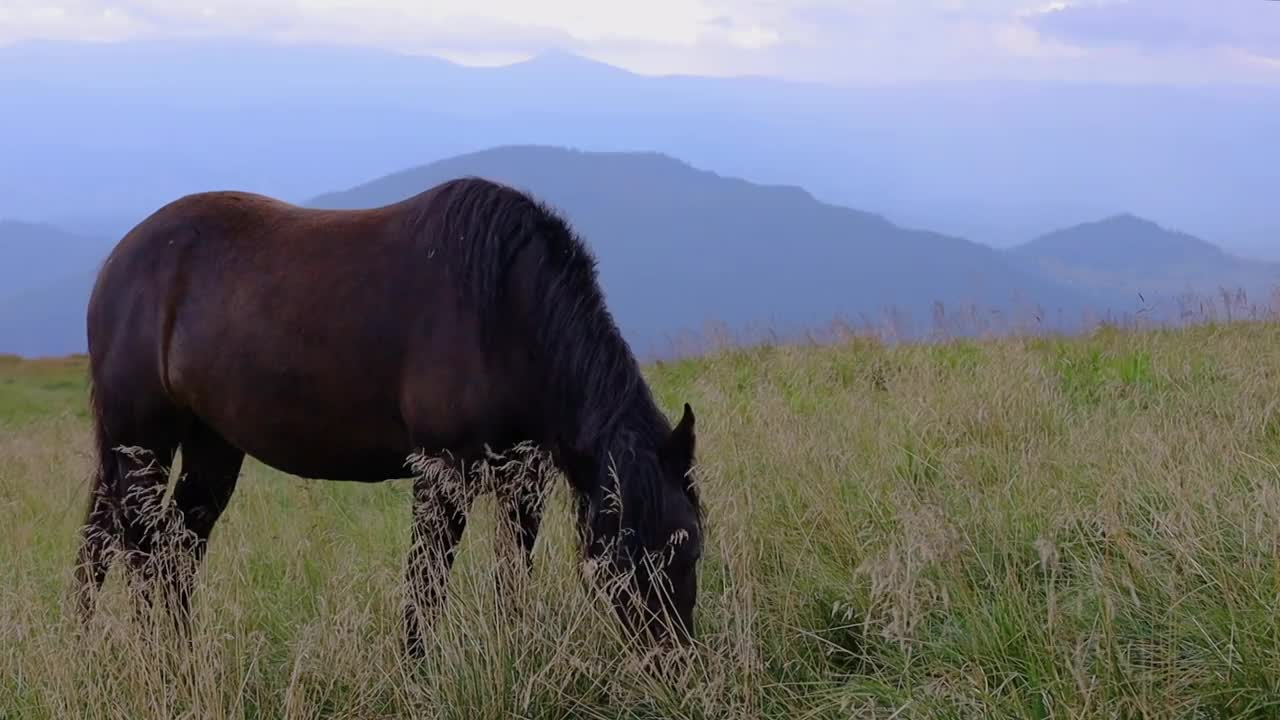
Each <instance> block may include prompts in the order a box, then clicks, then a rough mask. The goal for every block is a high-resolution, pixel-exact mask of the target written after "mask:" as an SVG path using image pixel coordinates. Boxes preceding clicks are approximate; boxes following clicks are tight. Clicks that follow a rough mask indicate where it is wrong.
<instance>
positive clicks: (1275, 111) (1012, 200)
mask: <svg viewBox="0 0 1280 720" xmlns="http://www.w3.org/2000/svg"><path fill="white" fill-rule="evenodd" d="M0 97H3V98H4V99H5V103H4V112H0V157H3V158H4V162H3V165H2V166H0V167H2V168H3V169H2V170H0V217H21V218H23V219H27V220H39V221H43V222H50V223H53V224H55V225H58V226H60V227H76V228H83V229H85V231H87V232H88V233H89V234H91V235H110V236H117V235H118V233H119V232H120V231H121V230H122V229H123V228H127V227H128V226H129V225H131V224H132V223H134V222H136V221H137V220H139V219H141V217H142V216H143V215H145V214H146V213H148V212H150V211H151V210H152V209H154V208H155V207H158V206H159V205H161V204H163V203H165V202H167V201H168V200H171V199H173V198H174V197H177V196H179V195H182V194H185V193H189V192H195V191H198V190H206V189H211V188H241V189H245V190H254V191H259V192H265V193H267V194H271V195H275V196H278V197H282V198H284V199H287V200H293V201H296V202H301V201H305V200H306V199H307V198H310V197H314V196H315V195H316V194H318V193H321V192H324V191H327V190H331V189H333V188H336V187H343V186H345V185H347V184H349V183H350V182H352V179H353V178H369V177H378V176H381V175H385V174H387V173H391V172H395V171H397V170H399V169H401V168H403V167H404V166H405V164H406V162H407V161H406V158H440V157H449V156H453V155H459V154H463V153H469V152H474V151H477V150H481V149H484V148H489V147H494V146H499V145H510V144H541V145H557V146H565V145H572V146H575V147H579V148H581V149H584V150H602V151H603V150H652V151H658V152H662V153H664V154H667V155H671V156H674V157H679V158H681V159H683V160H686V161H688V162H691V163H693V164H694V165H696V166H698V167H703V168H707V169H712V170H715V171H717V172H719V173H722V174H725V175H731V176H734V177H740V178H744V179H747V180H752V181H757V182H783V183H787V184H792V185H798V186H802V187H804V188H806V189H807V190H809V191H810V192H812V193H813V194H814V196H815V197H817V198H820V199H822V200H823V201H825V202H828V203H832V204H836V205H844V206H852V207H862V208H873V209H875V210H876V211H878V212H882V213H884V214H885V215H886V217H889V218H892V219H893V220H894V221H895V222H899V223H902V224H905V225H910V226H913V227H928V228H933V229H936V230H939V231H943V232H945V233H946V234H949V235H958V236H961V237H969V238H973V239H975V240H980V241H982V242H985V243H988V244H994V245H999V246H1008V245H1012V244H1015V243H1017V242H1021V241H1023V240H1025V239H1026V238H1028V237H1032V236H1033V235H1035V234H1037V233H1039V232H1041V231H1042V230H1043V229H1044V228H1048V227H1061V226H1065V225H1068V224H1070V223H1074V222H1078V221H1079V220H1080V219H1081V218H1087V217H1097V216H1100V215H1102V214H1103V213H1106V212H1109V211H1110V209H1111V208H1115V207H1124V208H1128V209H1130V210H1132V211H1133V212H1136V213H1138V214H1141V215H1144V216H1147V217H1159V218H1161V219H1162V220H1163V221H1166V222H1171V223H1174V224H1176V225H1177V226H1179V227H1183V228H1186V229H1188V231H1190V232H1193V233H1196V234H1199V235H1200V236H1202V237H1212V238H1215V239H1216V240H1218V241H1220V242H1221V243H1223V244H1224V245H1225V246H1228V247H1244V246H1249V247H1251V248H1262V247H1265V245H1266V244H1267V243H1270V244H1271V245H1272V246H1273V247H1274V246H1276V238H1277V234H1276V233H1277V215H1276V211H1275V203H1274V188H1273V183H1272V182H1271V180H1270V178H1271V177H1272V175H1273V174H1274V166H1275V162H1274V157H1273V156H1272V155H1271V154H1269V153H1267V152H1264V151H1262V150H1261V149H1264V148H1268V147H1272V146H1273V145H1274V138H1275V135H1276V131H1277V129H1276V120H1275V119H1276V118H1280V90H1278V89H1268V88H1263V87H1251V88H1245V87H1226V86H1222V87H1212V86H1202V85H1187V86H1182V87H1173V86H1169V87H1156V86H1141V85H1123V84H1110V83H1102V82H1100V83H1097V84H1068V83H1036V84H1029V83H1014V82H1000V83H996V82H989V83H966V84H938V83H935V84H927V85H923V84H922V85H912V86H893V87H830V86H823V85H817V84H802V83H790V82H781V81H778V80H770V79H762V78H705V77H651V76H642V75H637V74H634V73H630V72H626V71H624V70H621V69H619V68H616V67H611V66H608V65H605V64H602V63H598V62H593V61H591V60H588V59H585V58H582V57H578V56H574V55H569V54H564V53H559V54H552V55H546V56H539V57H536V58H533V59H532V60H529V61H527V62H523V63H516V64H514V65H510V66H505V67H493V68H479V67H464V66H460V65H457V64H454V63H451V62H447V61H444V60H441V59H438V58H432V57H422V56H409V55H399V54H394V53H387V52H378V51H373V50H363V49H357V48H342V47H331V46H315V45H297V44H293V45H272V44H266V43H252V42H231V41H226V40H217V41H215V40H195V39H185V40H181V41H159V40H150V41H137V42H127V43H81V44H70V43H58V42H28V43H16V44H13V45H9V46H6V47H0Z"/></svg>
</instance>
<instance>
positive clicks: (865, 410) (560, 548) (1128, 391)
mask: <svg viewBox="0 0 1280 720" xmlns="http://www.w3.org/2000/svg"><path fill="white" fill-rule="evenodd" d="M1277 368H1280V326H1277V325H1271V324H1238V325H1233V326H1229V327H1224V326H1206V327H1198V328H1194V329H1189V330H1182V331H1159V332H1148V333H1123V332H1114V331H1105V332H1099V333H1096V334H1094V335H1093V336H1090V337H1087V338H1081V339H1072V340H1059V339H1052V340H1045V339H1009V340H999V341H990V342H972V341H964V342H954V343H946V344H940V345H921V346H901V347H884V346H880V345H878V344H876V343H874V342H869V341H856V342H852V343H850V344H848V345H843V346H836V347H823V348H817V347H806V348H800V347H772V348H757V349H751V350H742V351H734V352H722V353H717V354H713V355H710V356H708V357H705V358H701V359H696V360H683V361H680V362H672V363H663V364H657V365H653V366H650V367H648V368H647V370H646V372H647V373H648V375H649V377H650V380H651V382H652V383H653V386H654V388H655V392H656V394H657V396H658V398H659V400H660V402H661V404H662V405H663V407H664V408H666V409H668V411H670V412H672V413H675V412H677V411H678V409H679V407H680V404H681V403H683V402H684V401H686V400H688V401H690V402H691V403H692V404H693V406H694V409H695V411H696V412H697V414H698V427H699V430H698V431H699V460H700V471H699V472H700V480H701V483H702V485H703V493H704V495H705V497H706V499H707V503H708V506H709V508H708V513H709V522H710V527H709V530H708V538H707V540H708V547H707V554H706V559H705V561H704V563H703V568H702V572H701V582H700V585H701V593H700V605H699V627H700V644H699V646H698V648H697V652H696V657H695V659H694V660H695V661H694V662H693V663H692V664H691V665H690V666H688V667H687V668H686V669H685V671H684V673H683V674H682V675H680V676H678V677H676V678H674V679H672V680H670V681H668V682H665V683H663V682H658V681H656V680H653V679H650V678H648V677H647V676H645V675H642V674H640V673H638V672H636V671H635V670H634V669H633V664H634V662H635V661H636V659H635V658H634V656H633V655H632V654H631V653H629V652H628V651H627V648H626V647H625V643H624V642H623V641H622V640H621V639H620V638H619V637H618V635H617V632H616V627H615V624H614V623H613V621H612V617H611V616H610V615H609V613H608V611H607V609H605V608H602V607H600V605H599V604H598V603H596V602H594V600H593V599H592V598H590V597H589V596H588V594H587V593H586V591H585V590H584V589H583V588H582V585H581V583H580V582H579V581H578V575H577V572H576V569H575V567H574V564H573V562H574V561H573V549H574V548H573V540H572V538H573V528H572V526H571V524H570V523H571V520H570V518H571V513H570V512H569V509H568V508H569V504H568V497H567V494H566V492H565V491H564V489H563V488H562V487H561V488H558V489H557V491H556V494H555V496H554V498H553V505H552V508H551V511H550V516H549V517H548V520H547V527H546V528H545V530H544V536H543V540H542V541H541V542H540V544H539V547H538V550H537V553H536V559H535V570H534V578H533V582H532V583H531V586H530V587H529V588H528V591H527V593H526V595H525V596H523V597H522V599H521V606H520V607H521V608H522V610H521V612H519V613H517V614H504V613H500V612H499V611H498V610H497V609H496V607H495V605H494V599H493V596H492V593H491V592H490V587H491V578H492V575H493V572H494V567H495V559H494V552H493V545H492V535H493V522H492V518H491V517H490V516H491V512H492V505H491V503H490V502H489V500H488V499H487V498H486V499H484V500H483V501H482V502H481V503H480V504H479V505H478V506H477V508H476V509H475V511H474V513H473V521H472V523H471V524H470V525H469V526H468V530H467V534H466V537H465V538H464V544H463V548H462V554H461V556H460V559H459V564H458V565H457V566H456V567H455V572H454V576H453V580H452V587H451V590H450V592H451V595H450V598H449V604H448V607H447V609H446V614H445V616H444V618H443V620H442V622H441V623H440V624H439V625H438V626H437V628H436V630H435V633H434V635H433V636H432V638H431V641H430V645H431V651H430V654H429V657H428V658H427V659H426V660H425V661H424V662H422V663H420V664H416V665H415V664H411V663H407V662H405V661H403V660H402V659H401V657H400V655H399V646H398V643H399V617H400V615H399V602H400V591H399V578H400V567H401V563H402V562H403V557H404V554H405V550H406V548H407V543H408V521H409V499H408V492H407V490H408V488H407V484H406V483H405V482H402V481H395V482H389V483H384V484H380V485H376V486H359V485H354V484H342V483H325V482H314V481H303V480H299V479H296V478H292V477H288V476H283V475H281V474H279V473H276V472H274V471H271V470H268V469H266V468H264V467H262V466H261V465H259V464H256V463H252V462H250V463H249V464H248V465H247V466H246V469H245V473H244V477H243V479H242V480H241V484H240V488H239V490H238V491H237V495H236V497H235V498H234V500H233V502H232V505H231V508H230V509H229V510H228V512H227V514H226V516H225V517H224V520H223V522H222V524H220V525H219V527H218V529H217V531H216V532H215V535H214V539H213V542H212V544H211V547H210V555H209V561H208V563H207V565H206V567H205V570H204V574H203V575H202V587H201V588H200V590H199V594H198V598H197V612H198V617H197V638H196V649H195V652H194V653H192V654H190V655H186V656H183V655H180V654H177V653H174V652H173V651H172V650H171V649H170V648H168V646H161V648H160V649H154V648H153V647H152V646H150V645H148V644H147V643H145V642H143V641H141V640H140V639H138V638H137V637H136V636H135V635H134V634H133V630H132V626H131V625H130V607H129V605H128V604H127V603H126V602H125V599H124V597H123V591H122V589H121V587H120V586H121V583H120V580H119V578H118V577H115V576H113V578H112V579H111V581H109V583H108V592H107V597H106V599H105V605H104V608H103V612H102V616H101V617H100V618H99V621H98V622H97V623H96V624H95V626H94V627H93V628H91V630H90V632H89V633H87V634H86V635H84V636H81V635H79V634H77V630H76V624H75V622H74V620H73V618H72V615H71V613H70V612H69V609H68V605H67V603H66V597H65V593H66V589H67V588H68V583H69V571H70V564H71V560H72V557H73V555H74V550H75V540H76V537H75V534H76V529H77V526H78V523H79V520H80V517H81V513H82V510H83V503H84V501H85V486H84V485H85V481H86V480H87V476H88V467H89V459H90V456H89V442H88V433H87V427H88V426H87V423H86V421H85V419H84V412H83V406H84V402H85V397H84V388H85V383H84V365H83V360H76V359H73V360H68V361H42V362H28V363H24V362H20V361H16V360H12V359H0V718H6V720H7V719H8V718H71V717H87V718H97V717H113V718H114V717H121V718H124V717H131V718H162V717H163V718H169V717H198V718H205V717H216V718H221V717H235V718H278V717H288V718H295V717H299V718H301V717H306V718H317V717H326V718H328V717H335V718H336V717H342V718H389V717H427V718H436V717H439V718H454V717H456V718H471V717H494V718H497V717H530V718H532V717H537V718H543V717H546V718H568V717H588V718H641V717H645V718H647V717H691V718H713V717H714V718H739V717H788V718H790V717H801V718H823V717H830V718H850V717H884V718H889V717H898V718H922V717H925V718H988V717H994V718H1048V717H1054V718H1059V717H1072V718H1116V717H1124V718H1128V717H1176V718H1269V717H1277V716H1280V371H1278V370H1277Z"/></svg>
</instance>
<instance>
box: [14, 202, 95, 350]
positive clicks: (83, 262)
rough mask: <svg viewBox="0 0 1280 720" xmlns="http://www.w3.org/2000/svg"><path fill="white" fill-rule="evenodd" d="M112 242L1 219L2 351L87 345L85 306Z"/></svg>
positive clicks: (82, 346) (49, 227)
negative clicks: (99, 266)
mask: <svg viewBox="0 0 1280 720" xmlns="http://www.w3.org/2000/svg"><path fill="white" fill-rule="evenodd" d="M109 250H110V243H109V242H106V241H103V240H99V239H96V238H89V237H85V236H82V235H78V234H75V233H70V232H66V231H64V230H62V229H59V228H56V227H52V226H50V225H42V224H32V223H25V222H17V221H12V220H4V221H0V352H3V353H16V354H19V355H63V354H67V353H71V352H80V351H83V349H84V308H85V305H86V304H87V302H88V300H89V290H90V288H91V287H92V285H93V277H94V275H95V273H96V271H97V267H98V264H99V263H100V262H101V261H102V259H103V257H105V256H106V254H107V252H108V251H109Z"/></svg>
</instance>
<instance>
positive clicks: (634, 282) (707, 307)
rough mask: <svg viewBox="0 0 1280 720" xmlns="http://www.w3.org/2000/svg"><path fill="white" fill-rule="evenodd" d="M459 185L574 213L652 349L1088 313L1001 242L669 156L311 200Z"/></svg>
mask: <svg viewBox="0 0 1280 720" xmlns="http://www.w3.org/2000/svg"><path fill="white" fill-rule="evenodd" d="M458 176H479V177H485V178H488V179H492V180H496V181H499V182H503V183H506V184H510V185H513V186H515V187H518V188H520V189H523V190H528V191H530V192H532V193H533V194H534V195H535V196H537V197H538V198H540V199H542V200H544V201H546V202H547V203H548V204H550V205H551V206H553V207H555V208H557V209H559V210H561V211H562V212H563V213H564V214H565V215H566V217H567V219H568V220H569V221H570V222H571V223H572V224H573V225H574V226H575V228H576V229H577V230H578V231H579V232H581V233H582V234H583V236H584V238H585V239H586V240H587V242H588V243H589V244H590V245H591V246H592V247H593V248H594V250H595V252H596V254H597V256H598V257H599V259H600V265H601V278H602V282H603V284H604V287H605V289H606V293H607V294H608V295H609V297H610V305H611V307H614V308H615V313H616V315H617V316H618V317H619V322H620V324H621V326H622V327H623V328H624V330H629V331H630V339H631V340H632V341H633V342H635V343H636V344H638V345H640V346H642V347H647V348H653V347H656V346H657V345H659V344H660V343H661V341H660V338H661V337H662V336H663V335H667V334H674V333H677V332H679V331H681V330H698V329H701V326H702V324H703V323H704V322H724V323H728V324H729V325H731V326H736V327H745V326H750V325H769V326H773V327H777V328H778V329H780V330H787V329H798V328H801V327H805V326H815V325H821V324H823V323H826V322H828V321H830V320H831V319H832V318H833V317H835V316H837V315H845V316H847V317H852V318H857V317H858V316H864V317H870V318H874V319H877V320H878V319H880V318H881V313H882V312H884V311H886V310H888V309H890V308H892V309H895V310H897V311H901V312H903V313H905V314H907V315H909V316H910V318H911V320H912V321H913V325H914V326H915V331H916V332H920V331H923V330H924V329H925V327H926V326H927V325H928V323H929V318H930V313H931V312H932V310H933V306H934V303H935V302H941V303H942V304H943V306H944V308H950V309H951V310H952V311H953V312H955V311H957V310H959V309H961V308H974V307H976V308H980V309H981V311H982V312H988V311H989V310H991V309H998V310H999V311H1001V312H1004V313H1009V314H1016V313H1019V312H1021V313H1024V314H1025V315H1026V316H1028V317H1029V316H1031V315H1034V314H1036V313H1039V314H1040V315H1041V316H1042V317H1043V316H1045V315H1054V314H1055V313H1056V312H1057V311H1059V310H1060V311H1061V314H1060V316H1061V317H1065V318H1074V317H1076V316H1078V314H1079V313H1080V311H1081V310H1082V309H1084V308H1085V306H1086V305H1087V303H1088V297H1087V296H1085V295H1083V294H1079V293H1076V292H1075V291H1072V290H1069V289H1065V288H1063V287H1060V286H1059V285H1057V284H1056V283H1055V282H1053V281H1045V280H1044V279H1043V278H1041V277H1039V276H1036V275H1034V274H1031V273H1028V272H1025V271H1023V270H1021V269H1019V268H1017V267H1016V266H1015V263H1013V262H1011V261H1010V259H1009V258H1008V257H1006V256H1005V255H1004V254H1003V253H1001V252H999V251H997V250H994V249H992V248H990V247H987V246H984V245H980V244H978V243H974V242H971V241H968V240H964V239H961V238H955V237H950V236H946V235H942V234H939V233H933V232H927V231H922V230H910V229H906V228H902V227H899V226H897V225H894V224H893V223H891V222H890V221H888V220H887V219H885V218H883V217H881V216H879V215H875V214H872V213H868V212H863V211H859V210H853V209H850V208H845V207H838V206H834V205H829V204H826V203H822V202H820V201H818V200H817V199H815V198H814V197H813V196H812V195H811V194H810V193H808V192H807V191H805V190H803V189H801V188H796V187H791V186H773V185H759V184H756V183H751V182H747V181H745V180H741V179H738V178H726V177H722V176H720V175H717V174H716V173H713V172H709V171H705V170H699V169H696V168H694V167H692V166H691V165H689V164H688V163H685V162H682V161H679V160H676V159H674V158H671V157H669V156H666V155H664V154H661V153H653V152H641V153H630V152H606V153H600V152H584V151H576V150H565V149H561V148H554V147H546V146H529V145H513V146H502V147H497V148H493V149H490V150H485V151H481V152H476V153H468V154H466V155H461V156H457V157H453V158H449V159H447V160H442V161H440V162H436V163H431V164H428V165H423V166H419V167H415V168H410V169H407V170H403V171H400V172H397V173H394V174H392V175H388V176H385V177H382V178H378V179H376V180H372V181H369V182H366V183H362V184H360V185H357V186H355V187H353V188H351V189H349V190H346V191H342V192H337V193H329V194H325V195H322V196H319V197H317V198H315V199H313V200H312V201H310V202H309V203H307V204H308V205H310V206H313V207H325V208H360V207H375V206H379V205H384V204H387V203H391V202H396V201H399V200H402V199H404V198H407V197H410V196H412V195H415V194H417V193H419V192H422V191H424V190H426V189H427V188H429V187H432V186H433V185H436V184H438V183H440V182H443V181H445V180H447V179H450V178H453V177H458ZM1019 303H1021V306H1020V307H1018V306H1019ZM902 330H903V331H904V332H910V331H911V330H910V329H909V328H902Z"/></svg>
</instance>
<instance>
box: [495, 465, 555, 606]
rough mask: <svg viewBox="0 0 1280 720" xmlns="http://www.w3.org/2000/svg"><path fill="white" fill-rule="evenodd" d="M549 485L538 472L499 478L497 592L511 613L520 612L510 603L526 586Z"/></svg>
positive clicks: (545, 478) (519, 473)
mask: <svg viewBox="0 0 1280 720" xmlns="http://www.w3.org/2000/svg"><path fill="white" fill-rule="evenodd" d="M549 485H550V482H549V478H548V476H547V475H546V474H545V473H543V472H539V471H537V470H534V471H525V472H518V473H514V472H513V473H509V474H508V475H507V476H506V477H503V478H500V482H499V485H498V488H497V506H498V508H497V509H498V518H497V520H498V537H497V538H496V539H497V543H496V545H497V551H498V552H497V554H498V568H497V577H496V591H497V597H498V602H499V604H500V605H502V606H503V607H505V608H506V609H508V610H511V611H517V610H518V609H519V606H518V604H515V605H512V604H510V603H509V600H510V599H511V596H512V595H515V594H518V592H519V590H520V589H522V588H523V587H524V585H525V581H526V580H527V579H528V575H529V571H530V570H531V569H532V566H533V546H534V544H535V543H536V542H537V540H538V530H539V528H540V527H541V526H542V512H543V508H544V506H545V501H546V493H547V489H548V486H549Z"/></svg>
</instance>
